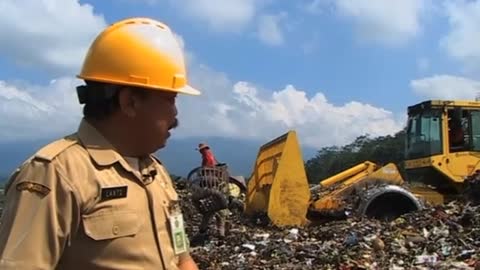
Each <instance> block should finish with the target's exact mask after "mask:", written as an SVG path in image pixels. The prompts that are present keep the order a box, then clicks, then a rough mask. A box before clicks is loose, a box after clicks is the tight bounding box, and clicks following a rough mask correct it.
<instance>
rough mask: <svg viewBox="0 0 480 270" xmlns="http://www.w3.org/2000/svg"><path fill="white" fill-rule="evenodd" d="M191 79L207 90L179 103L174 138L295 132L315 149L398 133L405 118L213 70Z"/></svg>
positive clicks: (270, 135) (258, 136)
mask: <svg viewBox="0 0 480 270" xmlns="http://www.w3.org/2000/svg"><path fill="white" fill-rule="evenodd" d="M190 81H191V82H192V84H193V85H194V86H196V87H198V88H200V89H201V90H202V91H203V95H202V96H199V97H181V98H180V99H179V119H180V127H179V128H178V129H177V130H176V131H175V135H174V136H178V137H187V136H192V135H195V136H207V137H208V136H218V135H219V136H228V137H232V138H239V139H242V138H243V139H245V138H256V139H260V140H266V139H269V138H273V137H275V136H278V135H281V134H283V133H284V132H286V131H287V130H289V129H295V130H297V132H298V134H299V136H300V140H301V142H302V143H305V144H306V145H309V146H313V147H321V146H326V145H331V144H345V143H349V142H351V140H353V139H354V138H355V137H357V136H359V135H362V134H366V133H368V134H370V135H372V136H380V135H386V134H392V133H394V132H396V131H398V130H400V129H401V128H402V126H403V124H404V123H403V122H404V121H403V120H404V119H403V118H398V119H397V117H396V116H395V115H393V113H391V112H389V111H386V110H384V109H382V108H377V107H374V106H372V105H369V104H363V103H360V102H356V101H352V102H348V103H346V104H344V105H341V106H336V105H334V104H332V103H330V102H329V101H328V100H327V98H326V97H325V96H324V94H322V93H321V92H318V93H317V94H315V95H314V96H313V97H308V96H307V95H306V93H305V92H304V91H302V90H299V89H296V88H295V87H294V86H292V85H287V86H286V87H285V88H284V89H281V90H279V91H274V92H272V91H268V90H265V89H261V88H259V87H256V86H254V85H253V84H251V83H249V82H243V81H240V82H236V83H235V82H231V81H230V80H229V79H228V77H227V76H226V75H225V74H223V73H219V72H215V71H213V70H210V69H209V68H208V67H205V66H200V67H198V66H197V67H195V68H193V69H192V71H191V75H190Z"/></svg>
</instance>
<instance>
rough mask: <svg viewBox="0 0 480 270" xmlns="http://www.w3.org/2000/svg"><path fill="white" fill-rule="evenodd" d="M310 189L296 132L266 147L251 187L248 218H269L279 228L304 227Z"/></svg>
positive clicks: (247, 202)
mask: <svg viewBox="0 0 480 270" xmlns="http://www.w3.org/2000/svg"><path fill="white" fill-rule="evenodd" d="M309 200H310V189H309V186H308V180H307V176H306V172H305V167H304V163H303V158H302V152H301V149H300V146H299V144H298V139H297V135H296V132H295V131H289V132H287V133H285V134H283V135H282V136H280V137H277V138H275V139H273V140H271V141H270V142H268V143H266V144H264V145H262V146H261V147H260V149H259V151H258V155H257V159H256V161H255V164H254V171H253V174H252V175H251V177H250V179H249V181H248V186H247V196H246V205H245V214H246V215H256V214H261V213H263V214H265V213H266V214H267V215H268V217H269V219H270V221H271V222H272V223H273V224H274V225H277V226H295V225H297V226H302V225H305V224H306V223H308V220H307V218H306V214H307V208H308V204H309Z"/></svg>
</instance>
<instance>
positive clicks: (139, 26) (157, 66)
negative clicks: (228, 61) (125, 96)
mask: <svg viewBox="0 0 480 270" xmlns="http://www.w3.org/2000/svg"><path fill="white" fill-rule="evenodd" d="M186 73H187V72H186V67H185V60H184V55H183V51H182V48H181V47H180V45H179V44H178V41H177V40H176V39H175V37H174V35H173V33H172V31H171V30H170V28H169V27H168V26H167V25H165V24H164V23H162V22H159V21H156V20H153V19H150V18H128V19H124V20H121V21H118V22H116V23H114V24H112V25H110V26H109V27H107V28H106V29H105V30H104V31H103V32H101V33H100V34H99V35H98V36H97V37H96V39H95V40H94V41H93V43H92V45H91V46H90V48H89V50H88V52H87V55H86V57H85V60H84V63H83V66H82V68H81V72H80V74H79V75H77V77H78V78H81V79H84V80H89V81H97V82H105V83H112V84H119V85H130V86H136V87H142V88H149V89H154V90H164V91H173V92H177V93H183V94H189V95H200V91H198V90H197V89H195V88H193V87H191V86H190V85H188V83H187V74H186Z"/></svg>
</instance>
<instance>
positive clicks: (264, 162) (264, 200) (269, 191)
mask: <svg viewBox="0 0 480 270" xmlns="http://www.w3.org/2000/svg"><path fill="white" fill-rule="evenodd" d="M254 168H255V169H254V172H253V174H252V176H251V178H250V179H249V181H248V189H247V197H246V206H245V214H246V215H253V214H256V213H266V214H267V215H268V217H269V218H270V220H271V221H272V223H273V224H275V225H277V226H282V225H306V224H308V223H310V222H312V221H316V220H317V219H318V217H319V216H329V217H331V216H335V215H339V214H340V215H342V214H344V213H345V211H348V207H347V206H350V207H352V206H353V207H354V208H355V209H352V210H353V212H354V213H358V214H361V215H371V216H374V217H380V218H381V217H387V216H388V217H391V216H392V215H393V216H395V215H399V214H402V213H404V212H408V211H411V210H416V209H419V208H421V203H420V201H418V200H417V199H416V198H415V197H414V196H413V194H411V193H409V192H408V191H407V190H405V189H403V188H401V187H400V186H399V185H401V184H402V183H403V179H402V177H401V175H400V173H399V172H398V169H397V167H396V166H395V165H394V164H387V165H386V166H384V167H380V166H378V165H377V164H374V163H372V162H370V161H366V162H363V163H361V164H358V165H356V166H354V167H352V168H350V169H347V170H345V171H343V172H340V173H338V174H336V175H334V176H332V177H329V178H327V179H325V180H323V181H321V182H320V183H319V185H317V186H314V187H312V188H310V186H309V183H308V180H307V177H306V173H305V167H304V162H303V158H302V154H301V150H300V146H299V144H298V140H297V136H296V133H295V131H293V130H292V131H289V132H287V133H285V134H283V135H282V136H280V137H277V138H275V139H273V140H271V141H270V142H268V143H266V144H264V145H262V146H261V147H260V149H259V152H258V155H257V160H256V162H255V167H254ZM354 194H356V195H357V196H356V197H354V196H353V195H354ZM352 198H356V200H354V202H353V203H352Z"/></svg>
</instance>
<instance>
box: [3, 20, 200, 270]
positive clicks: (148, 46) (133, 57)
mask: <svg viewBox="0 0 480 270" xmlns="http://www.w3.org/2000/svg"><path fill="white" fill-rule="evenodd" d="M78 77H79V78H81V79H83V80H84V81H85V84H86V85H82V86H79V87H77V92H78V97H79V101H80V103H81V104H85V106H84V108H83V115H84V117H83V119H82V120H81V122H80V124H79V128H78V130H77V132H75V133H73V134H71V135H68V136H66V137H64V138H62V139H59V140H57V141H54V142H52V143H50V144H48V145H46V146H44V147H43V148H41V149H40V150H39V151H38V152H37V153H35V154H34V155H33V156H32V157H31V158H30V159H28V160H27V161H26V162H25V163H24V164H23V165H22V166H20V167H19V168H18V169H17V170H16V171H15V172H14V173H13V175H12V176H11V178H10V179H9V182H8V184H7V186H6V189H5V192H6V205H5V209H4V213H3V216H2V218H1V225H0V269H5V270H8V269H22V270H30V269H31V270H33V269H35V270H43V269H45V270H46V269H57V270H63V269H69V270H75V269H91V270H102V269H164V270H166V269H198V268H197V265H196V263H195V262H194V260H193V259H192V257H191V256H190V254H189V247H188V242H187V240H186V239H187V237H186V236H185V230H184V227H183V218H182V213H181V210H180V207H179V202H178V199H179V197H178V194H177V193H176V191H175V189H174V187H173V185H172V181H171V179H170V177H169V174H168V172H167V170H166V169H165V167H164V166H163V165H162V163H161V162H160V161H158V160H157V159H156V157H155V156H154V155H153V153H155V152H156V151H157V150H158V149H160V148H163V147H164V146H165V145H166V141H167V139H168V137H169V136H170V133H169V130H171V129H172V128H175V127H176V126H177V124H178V122H177V119H176V116H177V109H176V106H175V98H176V96H177V94H189V95H199V94H200V92H199V91H198V90H196V89H194V88H192V87H190V86H189V85H188V84H187V76H186V70H185V64H184V56H183V53H182V50H181V48H180V47H179V45H178V43H177V41H176V39H175V38H174V36H173V33H172V32H171V30H170V28H169V27H168V26H167V25H165V24H163V23H161V22H158V21H155V20H153V19H149V18H129V19H125V20H121V21H118V22H116V23H114V24H112V25H110V26H109V27H108V28H107V29H105V30H104V31H103V32H102V33H100V34H99V36H98V37H97V38H96V39H95V41H94V42H93V44H92V45H91V47H90V48H89V51H88V53H87V55H86V59H85V60H84V63H83V67H82V69H81V72H80V74H79V75H78ZM59 117H61V116H59Z"/></svg>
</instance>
